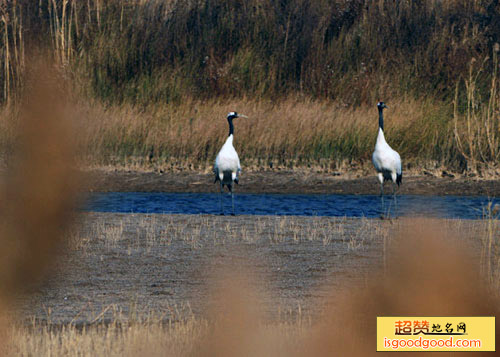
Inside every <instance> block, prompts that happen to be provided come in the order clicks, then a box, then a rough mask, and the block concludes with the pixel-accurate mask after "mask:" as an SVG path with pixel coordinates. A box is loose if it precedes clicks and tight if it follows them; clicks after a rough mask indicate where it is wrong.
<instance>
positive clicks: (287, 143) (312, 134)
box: [80, 99, 453, 171]
mask: <svg viewBox="0 0 500 357" xmlns="http://www.w3.org/2000/svg"><path fill="white" fill-rule="evenodd" d="M388 104H389V105H390V108H391V109H390V110H388V111H387V112H386V118H387V119H386V121H387V123H386V128H387V133H386V135H387V138H388V140H389V141H390V142H391V144H392V146H393V147H394V148H395V149H396V150H398V151H399V152H400V153H401V155H402V157H404V158H405V163H406V165H407V166H408V165H409V163H413V164H422V163H424V162H429V161H432V160H434V159H435V158H436V159H435V160H436V161H437V160H438V159H437V157H438V156H437V155H436V152H434V148H435V147H439V146H441V147H443V149H444V147H451V146H452V143H453V139H452V138H451V137H449V136H447V137H445V138H442V137H440V131H441V130H442V128H441V127H439V126H434V123H429V119H428V118H427V119H426V116H428V115H429V114H428V113H430V112H433V111H434V110H435V109H436V108H434V107H433V106H432V104H429V103H418V102H417V101H415V100H411V99H404V100H395V101H393V102H389V103H388ZM231 110H236V111H238V112H242V113H244V114H247V115H248V116H249V119H239V120H238V121H237V122H236V123H235V135H236V136H235V147H236V149H237V151H238V153H239V155H240V158H241V160H242V163H243V168H244V169H251V170H252V169H253V170H259V169H266V168H268V167H269V163H270V162H272V163H273V164H274V167H284V168H295V167H306V166H313V167H318V168H320V169H323V170H327V171H328V170H337V169H339V168H345V167H346V165H348V164H350V163H351V162H357V163H359V162H361V163H363V162H365V163H367V162H368V163H369V162H370V160H371V153H372V150H373V145H374V141H375V137H376V132H377V126H378V117H377V112H376V109H375V107H374V106H363V107H360V108H357V109H352V108H347V107H344V106H341V105H339V104H338V103H332V102H318V101H308V100H301V101H297V100H284V101H279V102H264V101H258V102H256V101H252V100H231V101H223V102H221V101H208V102H206V101H204V102H200V101H186V102H185V103H184V104H182V105H179V106H156V107H153V108H149V110H147V111H138V110H137V109H136V108H134V107H131V106H126V105H124V106H121V107H107V108H106V107H102V106H100V105H99V104H97V103H94V104H93V105H90V104H85V105H84V106H83V109H82V110H81V111H80V116H81V118H82V121H83V123H85V124H83V123H82V130H81V131H80V134H81V136H82V139H83V142H84V152H83V154H82V157H83V162H84V164H85V165H91V166H92V165H94V166H99V165H111V166H118V167H120V166H121V167H129V168H130V167H131V168H134V167H135V168H149V169H155V168H156V169H167V170H168V169H178V168H182V169H196V170H207V169H208V168H210V167H211V166H212V165H213V160H214V158H215V156H216V155H217V152H218V150H219V149H220V147H221V146H222V144H223V142H224V140H225V139H226V137H227V130H228V129H227V121H226V119H225V117H226V114H227V112H229V111H231ZM422 123H423V124H422ZM424 144H425V145H424ZM427 144H429V145H430V146H427ZM444 150H445V149H444ZM443 162H444V161H443Z"/></svg>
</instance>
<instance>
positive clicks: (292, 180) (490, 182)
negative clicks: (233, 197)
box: [83, 169, 500, 197]
mask: <svg viewBox="0 0 500 357" xmlns="http://www.w3.org/2000/svg"><path fill="white" fill-rule="evenodd" d="M84 175H85V176H84V177H85V180H84V182H85V184H84V185H83V189H84V190H85V191H88V192H180V193H184V192H186V193H187V192H190V193H201V192H218V189H219V188H218V185H216V184H214V183H213V175H212V173H202V172H194V171H180V172H153V171H149V172H148V171H133V170H118V169H115V170H109V169H92V170H88V171H85V174H84ZM357 176H361V175H359V174H358V175H357ZM385 190H386V191H385V192H386V193H389V192H392V187H391V184H390V183H386V184H385ZM235 192H238V193H283V194H292V193H293V194H297V193H304V194H314V193H317V194H354V195H376V194H379V193H380V186H379V184H378V181H377V178H376V176H375V175H374V174H369V175H366V176H364V177H348V175H342V174H338V173H334V174H328V173H315V172H312V171H299V170H295V171H261V172H256V171H254V172H244V173H243V174H242V175H241V178H240V184H239V185H236V186H235ZM398 193H399V194H405V195H409V194H410V195H411V194H414V195H456V196H491V197H496V196H500V180H499V179H483V178H477V177H474V178H467V177H448V176H447V177H436V176H430V175H414V176H408V177H403V184H402V185H401V187H400V188H399V191H398Z"/></svg>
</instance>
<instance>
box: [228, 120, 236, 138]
mask: <svg viewBox="0 0 500 357" xmlns="http://www.w3.org/2000/svg"><path fill="white" fill-rule="evenodd" d="M227 122H228V123H229V135H228V136H231V135H233V134H234V125H233V118H232V117H229V118H227Z"/></svg>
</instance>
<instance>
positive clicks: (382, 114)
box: [378, 108, 384, 131]
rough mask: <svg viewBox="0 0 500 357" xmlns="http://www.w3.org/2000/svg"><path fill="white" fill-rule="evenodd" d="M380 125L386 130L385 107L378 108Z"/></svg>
mask: <svg viewBox="0 0 500 357" xmlns="http://www.w3.org/2000/svg"><path fill="white" fill-rule="evenodd" d="M378 127H379V128H380V129H382V131H384V108H378Z"/></svg>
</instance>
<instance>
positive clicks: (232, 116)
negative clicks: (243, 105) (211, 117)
mask: <svg viewBox="0 0 500 357" xmlns="http://www.w3.org/2000/svg"><path fill="white" fill-rule="evenodd" d="M235 118H248V117H247V116H246V115H243V114H238V113H236V112H229V113H228V115H227V120H233V119H235Z"/></svg>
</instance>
